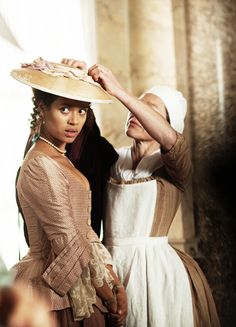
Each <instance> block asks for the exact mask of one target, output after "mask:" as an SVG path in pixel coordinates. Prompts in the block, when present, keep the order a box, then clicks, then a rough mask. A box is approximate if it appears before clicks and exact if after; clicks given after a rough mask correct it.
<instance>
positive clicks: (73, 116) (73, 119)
mask: <svg viewBox="0 0 236 327" xmlns="http://www.w3.org/2000/svg"><path fill="white" fill-rule="evenodd" d="M68 123H69V124H70V125H77V124H78V114H77V112H71V114H70V117H69V119H68Z"/></svg>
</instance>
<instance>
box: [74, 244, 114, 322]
mask: <svg viewBox="0 0 236 327" xmlns="http://www.w3.org/2000/svg"><path fill="white" fill-rule="evenodd" d="M108 264H112V260H111V257H110V254H109V253H108V251H107V250H106V248H105V247H104V246H103V245H102V244H101V243H100V242H95V243H92V253H91V259H90V261H89V263H88V266H87V267H85V268H84V269H83V272H82V274H81V276H80V277H79V278H78V280H77V281H76V283H75V285H74V286H73V287H72V288H71V290H70V291H69V293H70V297H71V300H72V309H73V315H74V320H82V319H84V318H88V317H90V315H91V314H92V313H93V307H92V306H93V304H95V303H96V290H95V287H94V285H96V286H97V287H101V286H102V285H103V284H104V282H106V283H107V284H108V285H109V286H110V287H111V289H112V288H113V285H114V280H113V277H112V276H111V274H110V272H109V270H108V269H107V268H106V265H108Z"/></svg>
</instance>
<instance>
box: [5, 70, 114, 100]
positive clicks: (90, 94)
mask: <svg viewBox="0 0 236 327" xmlns="http://www.w3.org/2000/svg"><path fill="white" fill-rule="evenodd" d="M57 65H60V64H57ZM62 66H65V65H62ZM73 69H74V70H75V68H73ZM11 76H12V77H13V78H15V79H16V80H17V81H19V82H22V83H24V84H26V85H29V86H31V87H32V88H35V89H38V90H41V91H44V92H47V93H51V94H55V95H58V96H61V97H65V98H69V99H73V100H79V101H85V102H92V103H111V102H112V100H111V98H110V96H109V94H108V93H107V92H106V91H105V90H104V89H103V88H102V87H101V86H100V85H99V84H98V83H95V82H88V81H85V80H82V79H74V78H70V77H65V76H53V75H50V74H48V73H45V72H42V71H40V70H36V69H31V68H20V69H14V70H12V71H11Z"/></svg>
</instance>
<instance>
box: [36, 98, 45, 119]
mask: <svg viewBox="0 0 236 327" xmlns="http://www.w3.org/2000/svg"><path fill="white" fill-rule="evenodd" d="M38 110H39V117H40V120H41V122H42V123H44V121H45V112H46V107H45V104H44V103H43V101H39V102H38Z"/></svg>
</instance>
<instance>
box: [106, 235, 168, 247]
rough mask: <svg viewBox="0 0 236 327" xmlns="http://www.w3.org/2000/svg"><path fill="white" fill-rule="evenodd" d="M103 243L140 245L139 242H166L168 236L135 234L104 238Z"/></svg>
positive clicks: (108, 244)
mask: <svg viewBox="0 0 236 327" xmlns="http://www.w3.org/2000/svg"><path fill="white" fill-rule="evenodd" d="M103 243H104V244H105V246H122V245H141V244H152V243H153V244H154V243H155V244H168V236H158V237H149V236H137V237H125V238H118V237H115V238H111V237H110V238H106V239H105V240H104V241H103Z"/></svg>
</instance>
